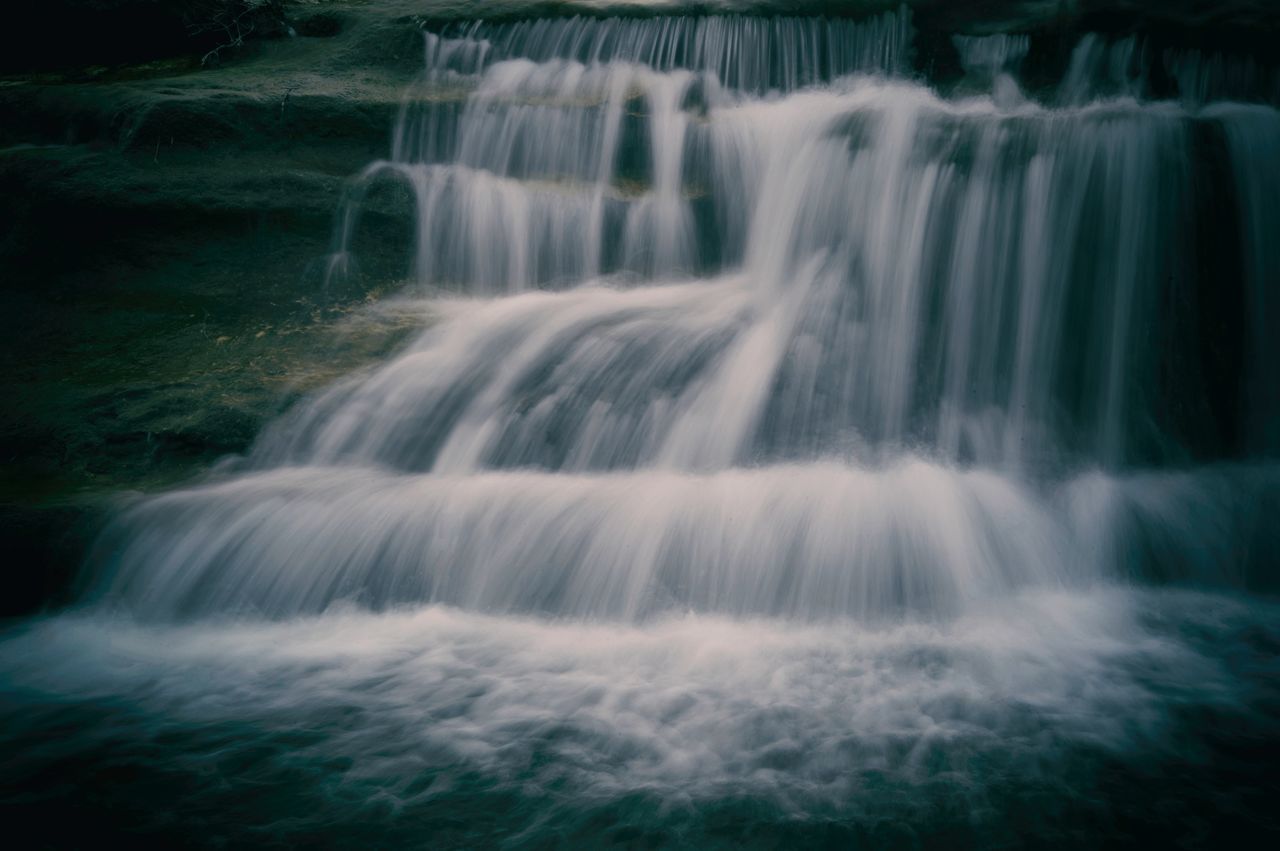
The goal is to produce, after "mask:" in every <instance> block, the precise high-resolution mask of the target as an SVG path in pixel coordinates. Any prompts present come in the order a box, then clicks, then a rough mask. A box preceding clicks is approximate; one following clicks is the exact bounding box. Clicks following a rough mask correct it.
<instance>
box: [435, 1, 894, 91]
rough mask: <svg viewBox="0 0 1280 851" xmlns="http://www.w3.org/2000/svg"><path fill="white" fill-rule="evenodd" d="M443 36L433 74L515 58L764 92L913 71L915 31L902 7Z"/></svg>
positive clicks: (529, 26) (468, 29)
mask: <svg viewBox="0 0 1280 851" xmlns="http://www.w3.org/2000/svg"><path fill="white" fill-rule="evenodd" d="M440 37H442V38H443V39H446V40H450V41H451V42H452V44H450V43H449V42H445V43H441V42H440V41H435V42H433V41H431V40H432V39H436V38H437V36H435V35H431V34H429V35H428V48H427V62H428V72H429V73H436V74H438V73H441V72H445V71H455V72H472V71H474V70H476V67H477V65H478V64H479V63H480V62H483V61H485V60H500V59H516V58H523V59H530V60H532V61H534V62H549V61H552V60H556V59H564V60H570V61H574V62H581V63H585V64H593V65H594V64H603V63H610V62H626V63H634V64H640V65H645V66H647V67H649V68H652V69H653V70H656V71H674V70H688V71H696V72H708V73H711V74H713V75H715V77H716V79H717V80H719V81H720V83H721V84H722V85H724V86H727V87H729V88H732V89H739V90H742V91H749V92H764V91H769V90H780V91H791V90H794V89H797V88H800V87H803V86H809V85H813V84H815V83H821V82H827V81H830V80H833V79H835V78H836V77H842V76H845V75H848V74H852V73H856V72H875V71H880V72H888V73H902V72H906V71H909V70H910V67H911V44H912V29H911V14H910V12H908V11H906V10H905V9H903V10H902V11H900V12H896V13H886V14H884V15H881V16H879V17H875V18H872V19H870V20H864V21H851V20H842V19H839V18H834V19H833V18H820V17H782V16H779V17H746V16H737V15H732V16H722V15H708V16H697V17H656V18H589V17H581V16H575V17H570V18H543V19H535V20H525V21H516V22H511V23H492V24H491V23H485V22H482V21H476V22H472V23H468V24H459V25H453V26H449V27H446V28H444V29H443V30H442V31H441V33H440ZM468 45H471V46H474V47H469V46H468Z"/></svg>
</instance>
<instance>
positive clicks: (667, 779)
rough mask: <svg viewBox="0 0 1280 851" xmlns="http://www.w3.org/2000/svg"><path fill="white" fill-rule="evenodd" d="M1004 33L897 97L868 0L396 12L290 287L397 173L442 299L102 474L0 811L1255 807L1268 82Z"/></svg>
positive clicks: (547, 831)
mask: <svg viewBox="0 0 1280 851" xmlns="http://www.w3.org/2000/svg"><path fill="white" fill-rule="evenodd" d="M1033 46H1034V45H1033V41H1032V40H1031V39H1030V38H1029V37H1027V36H1019V35H1014V36H1006V35H1000V36H993V37H985V38H979V37H972V36H963V37H957V38H956V39H955V41H954V49H955V55H956V58H957V61H958V67H959V68H960V69H961V73H962V79H958V80H955V81H952V83H951V84H949V85H948V86H946V87H943V86H941V85H931V84H927V83H926V82H925V81H923V80H921V79H920V78H919V77H917V76H916V75H915V72H914V71H913V70H912V69H913V67H914V66H913V65H912V61H913V60H912V56H913V50H914V49H915V48H914V40H913V29H912V24H911V15H910V13H909V12H908V11H906V10H905V9H904V10H900V11H890V12H886V13H884V14H881V15H880V16H878V17H872V18H869V19H866V20H863V21H857V22H855V21H849V20H843V19H838V20H836V19H826V18H813V17H787V16H782V17H776V16H775V17H738V16H733V15H710V16H703V17H662V16H658V17H647V18H643V19H626V18H581V17H559V18H548V19H525V20H501V21H497V22H452V23H437V24H433V25H431V26H430V27H428V29H427V31H425V32H424V57H425V69H424V72H423V74H422V76H421V78H420V79H419V80H417V81H415V82H414V83H413V84H412V85H410V86H409V87H408V89H407V92H406V95H405V101H404V105H403V108H402V110H401V112H400V116H399V119H398V122H397V126H396V128H395V132H394V134H393V140H392V145H391V150H390V155H389V157H388V158H386V159H384V160H379V161H377V162H375V163H373V164H371V165H370V166H369V168H367V169H366V170H365V171H364V172H363V173H361V174H360V175H357V176H355V177H354V178H353V181H352V183H351V187H350V191H349V193H348V196H347V198H346V199H345V200H344V203H343V206H342V209H341V210H340V211H339V214H338V225H337V228H336V233H335V244H334V253H333V256H332V257H331V258H330V275H331V278H336V277H339V276H342V275H344V274H346V273H348V272H350V271H351V269H352V268H354V267H355V265H356V264H358V262H359V254H358V251H357V246H358V244H359V235H360V233H361V229H362V228H364V227H367V226H368V225H367V224H366V223H364V222H362V221H361V216H360V212H361V209H362V204H363V203H364V201H365V200H366V199H367V198H368V196H369V194H370V193H376V192H380V191H385V190H386V188H387V186H388V184H390V185H393V186H399V187H402V188H407V192H403V193H402V194H403V197H405V198H407V199H408V200H409V203H410V204H411V206H412V214H413V217H414V220H415V222H416V245H415V248H414V279H415V280H414V281H413V282H412V283H411V284H410V292H409V293H408V296H409V297H410V298H411V299H420V300H421V302H420V303H421V304H422V305H423V310H424V312H427V311H428V310H429V312H430V314H431V315H432V316H434V317H437V320H436V321H435V322H433V324H431V325H430V327H428V328H427V329H426V330H425V331H423V332H422V334H421V335H420V336H419V338H418V339H416V340H414V341H412V342H411V343H409V344H408V345H407V346H405V347H404V348H402V349H401V350H400V351H399V352H397V353H396V354H395V355H394V356H393V357H391V358H389V359H388V360H387V361H386V362H385V363H383V364H381V365H379V366H377V367H376V368H374V369H371V370H369V371H367V372H364V373H361V374H359V375H356V376H353V377H351V378H349V379H347V380H344V381H342V382H339V383H338V384H337V385H335V386H333V387H331V388H329V389H327V390H325V391H323V392H321V393H318V394H316V395H315V396H313V397H312V398H310V399H307V400H304V401H303V402H301V403H300V404H298V405H297V406H296V407H295V408H294V409H293V410H292V411H290V412H288V413H286V414H285V415H284V416H282V417H281V418H280V419H279V420H278V421H277V422H275V423H273V424H272V425H271V426H270V427H268V428H267V429H266V430H265V431H264V433H263V434H262V435H261V436H260V438H259V440H258V441H257V443H256V444H255V446H254V448H253V450H252V451H251V452H249V453H248V454H247V455H246V456H245V457H244V458H241V459H236V460H234V461H232V462H230V463H229V464H226V465H223V466H222V467H221V468H220V469H219V471H218V472H217V473H216V474H214V475H212V476H210V477H209V478H208V479H206V480H202V481H200V482H196V483H193V484H192V485H190V486H188V487H185V488H181V489H178V490H175V491H172V492H169V493H161V494H153V495H148V496H145V497H133V498H131V499H129V500H123V501H122V505H121V507H120V510H119V511H118V512H117V515H116V517H115V519H114V521H113V523H112V524H111V526H110V528H108V529H107V530H106V532H105V533H104V535H103V537H102V539H101V540H100V541H99V542H98V545H97V546H96V548H95V550H94V553H93V555H92V557H91V559H90V561H89V563H88V564H87V565H86V567H85V571H84V574H85V579H84V589H83V597H82V600H81V602H80V603H78V604H77V605H76V606H75V607H73V608H72V609H71V610H69V611H66V612H62V613H57V614H52V615H49V616H47V617H43V618H41V619H37V620H34V621H30V622H27V623H24V624H19V625H15V626H12V627H10V628H9V629H8V631H7V632H6V633H5V634H4V636H3V639H2V641H0V677H3V683H4V688H3V690H2V691H0V719H2V720H3V734H0V735H2V736H3V741H4V744H5V746H6V750H7V751H9V752H11V753H12V754H13V755H14V758H13V761H12V763H11V766H10V767H9V768H8V769H6V771H5V772H4V773H3V776H2V777H0V791H2V794H3V796H4V799H5V800H6V801H7V802H9V803H14V804H20V805H22V806H24V807H26V808H28V810H29V812H30V813H35V814H36V816H37V820H38V819H39V818H43V817H45V816H47V821H46V822H45V827H44V830H46V831H47V836H46V838H47V839H48V841H49V842H50V843H52V844H60V843H63V842H66V841H67V840H68V838H69V836H70V835H71V834H73V833H75V831H76V830H77V828H78V827H80V825H77V824H74V823H71V822H67V821H64V820H63V814H64V813H65V812H72V813H79V814H82V815H83V816H84V817H86V818H88V819H91V820H94V821H96V822H99V823H101V824H103V825H104V829H110V830H129V831H132V832H135V833H137V834H138V835H141V836H145V837H148V838H151V839H156V840H164V841H169V842H174V841H178V840H181V841H182V842H189V843H195V844H203V843H205V842H208V843H210V844H226V845H232V846H237V845H243V844H271V843H281V844H289V845H294V844H320V845H329V844H332V845H352V844H360V845H375V846H385V845H400V844H412V845H430V846H432V847H436V846H467V847H471V846H477V845H481V846H487V845H493V844H502V843H505V844H509V845H514V846H525V845H535V846H541V845H557V844H564V845H569V846H574V847H576V846H598V845H606V844H620V845H624V846H628V847H652V846H704V845H708V844H718V845H730V846H747V847H752V846H754V847H778V846H788V847H790V846H797V845H801V846H807V845H821V844H826V843H829V844H833V845H842V846H843V845H848V844H852V843H857V842H867V843H869V844H870V845H872V846H873V847H880V846H886V847H898V846H902V847H917V846H918V845H929V846H935V845H936V846H945V847H956V846H974V847H992V846H995V845H1021V844H1032V845H1039V844H1045V843H1051V842H1052V843H1061V844H1069V845H1086V846H1090V847H1093V846H1096V845H1098V844H1108V843H1112V842H1123V841H1133V842H1137V841H1145V842H1172V841H1178V842H1183V843H1188V844H1207V843H1210V842H1211V841H1212V842H1220V841H1223V840H1225V839H1227V838H1230V837H1235V838H1237V839H1242V840H1245V841H1249V842H1251V841H1255V840H1258V839H1260V838H1261V837H1262V836H1263V835H1264V834H1265V833H1266V832H1268V831H1271V830H1274V829H1275V828H1277V827H1278V825H1277V823H1276V820H1275V817H1274V816H1273V815H1272V814H1271V812H1270V809H1269V801H1270V798H1271V796H1272V795H1273V794H1274V793H1275V791H1276V780H1275V777H1274V773H1273V772H1272V771H1271V770H1270V763H1271V761H1272V760H1273V759H1274V757H1275V756H1276V741H1277V739H1276V733H1277V730H1276V722H1275V718H1276V710H1277V708H1280V707H1278V700H1280V686H1278V685H1277V684H1278V683H1280V679H1278V678H1277V674H1280V669H1278V664H1277V656H1276V650H1277V642H1280V619H1278V618H1277V609H1276V608H1275V603H1274V601H1273V599H1272V597H1270V596H1269V595H1270V594H1271V593H1272V592H1273V591H1274V589H1275V587H1276V577H1277V575H1278V574H1277V573H1276V553H1277V552H1280V532H1277V529H1276V526H1275V523H1274V522H1273V518H1274V517H1275V514H1276V510H1277V507H1278V506H1280V472H1278V468H1277V467H1276V462H1275V458H1276V454H1277V451H1278V450H1280V443H1278V442H1277V440H1278V437H1277V436H1278V434H1280V432H1278V431H1277V429H1278V428H1280V426H1278V425H1277V424H1278V423H1280V395H1277V392H1276V388H1277V386H1280V385H1278V384H1277V381H1276V379H1277V373H1276V364H1277V363H1280V358H1277V357H1276V355H1277V354H1280V353H1278V352H1277V349H1276V342H1275V337H1274V334H1272V333H1271V328H1272V326H1273V324H1274V322H1275V321H1276V320H1277V319H1280V316H1278V315H1277V301H1276V298H1275V294H1274V289H1275V287H1276V286H1277V285H1278V284H1280V280H1278V276H1280V254H1278V253H1277V249H1276V244H1275V241H1274V240H1273V239H1271V237H1270V234H1271V232H1272V231H1274V229H1275V228H1276V227H1277V225H1280V170H1278V169H1277V163H1278V162H1280V112H1277V110H1276V109H1275V106H1274V103H1275V102H1276V101H1275V99H1274V98H1273V95H1274V92H1272V90H1271V89H1270V88H1269V86H1270V82H1271V81H1272V79H1273V78H1272V77H1271V76H1269V75H1270V74H1271V73H1272V72H1271V71H1270V70H1268V69H1263V68H1259V67H1256V66H1254V65H1249V64H1247V63H1243V62H1241V61H1236V60H1232V59H1229V58H1224V57H1217V56H1208V55H1201V54H1198V53H1188V52H1180V53H1179V52H1170V53H1167V54H1165V55H1163V56H1161V57H1159V58H1158V60H1155V59H1153V58H1152V57H1151V55H1150V51H1149V50H1147V48H1146V46H1145V44H1144V43H1143V42H1141V41H1140V40H1138V39H1136V38H1134V39H1114V38H1110V39H1108V38H1103V37H1099V36H1088V37H1086V38H1085V39H1084V40H1083V41H1082V42H1081V43H1080V44H1079V45H1078V46H1077V47H1076V48H1075V50H1074V52H1073V53H1072V55H1071V58H1070V61H1069V63H1068V65H1067V67H1066V68H1065V70H1064V73H1063V76H1062V79H1061V80H1060V81H1058V82H1057V83H1056V84H1055V85H1051V86H1044V85H1041V86H1039V87H1038V88H1036V89H1035V90H1032V89H1031V88H1030V87H1027V88H1026V89H1024V86H1025V85H1026V84H1025V83H1024V81H1023V77H1022V75H1021V70H1020V69H1021V67H1022V65H1023V64H1024V63H1025V62H1027V61H1028V56H1029V55H1030V53H1031V51H1032V49H1033ZM1152 69H1156V70H1155V71H1153V70H1152ZM1157 72H1158V74H1159V75H1163V76H1161V77H1159V79H1156V78H1155V77H1153V76H1152V74H1156V73H1157ZM1275 79H1280V77H1277V78H1275ZM1161 87H1163V89H1162V88H1161ZM1161 92H1163V94H1162V93H1161ZM409 304H410V307H409V308H407V309H414V307H413V306H412V305H416V304H419V302H418V301H411V302H409Z"/></svg>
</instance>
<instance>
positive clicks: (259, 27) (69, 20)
mask: <svg viewBox="0 0 1280 851" xmlns="http://www.w3.org/2000/svg"><path fill="white" fill-rule="evenodd" d="M26 6H27V8H26V9H25V10H24V13H23V17H24V19H25V20H24V22H23V25H22V26H10V27H6V28H5V35H4V36H3V44H2V45H0V46H2V47H3V52H2V53H0V56H3V58H2V59H0V70H6V71H14V70H22V69H44V68H65V67H74V66H85V65H110V64H118V63H124V62H145V61H149V60H153V59H162V58H168V57H173V56H182V55H198V56H207V55H208V54H209V53H210V52H211V51H214V52H215V53H216V52H218V51H220V49H221V48H225V47H227V46H230V45H232V44H233V43H236V42H239V41H242V40H244V39H247V38H262V37H272V36H280V35H283V34H285V33H286V32H287V25H286V24H285V22H284V3H283V0H49V2H47V3H36V4H26Z"/></svg>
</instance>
